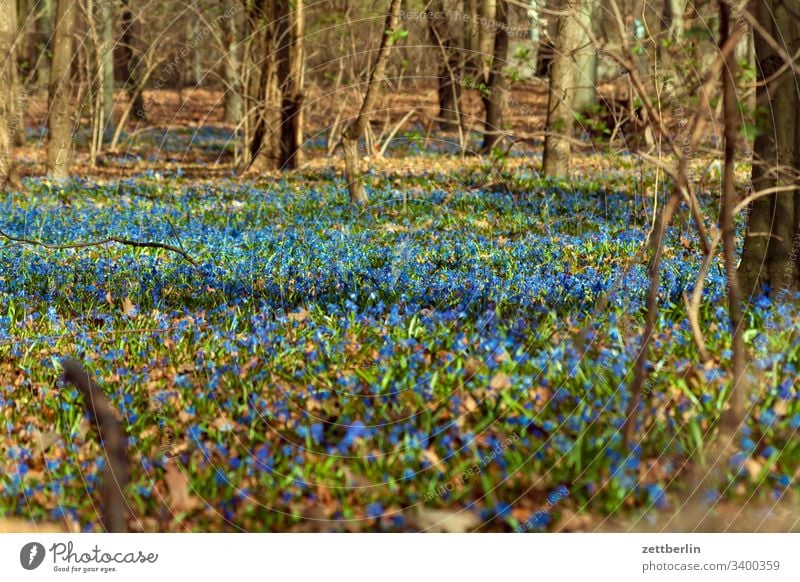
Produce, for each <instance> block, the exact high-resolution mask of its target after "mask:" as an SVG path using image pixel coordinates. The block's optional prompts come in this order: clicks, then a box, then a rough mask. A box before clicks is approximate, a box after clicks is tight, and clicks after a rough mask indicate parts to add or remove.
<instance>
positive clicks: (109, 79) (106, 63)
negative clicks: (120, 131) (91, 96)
mask: <svg viewBox="0 0 800 582" xmlns="http://www.w3.org/2000/svg"><path fill="white" fill-rule="evenodd" d="M102 10H103V13H102V18H103V30H102V42H103V48H102V50H101V60H102V65H103V123H104V126H105V127H106V128H109V129H112V130H113V128H114V2H112V1H110V0H108V1H105V2H104V3H103V5H102Z"/></svg>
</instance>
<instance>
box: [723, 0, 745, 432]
mask: <svg viewBox="0 0 800 582" xmlns="http://www.w3.org/2000/svg"><path fill="white" fill-rule="evenodd" d="M719 11H720V41H719V46H720V50H722V47H723V46H725V44H726V43H727V42H728V38H730V34H731V7H730V5H729V4H728V3H727V2H726V1H725V0H719ZM732 53H733V51H731V52H728V53H727V54H726V56H725V60H724V64H723V67H722V99H723V110H724V119H725V170H724V176H723V182H722V212H721V216H720V232H721V233H722V246H723V251H724V254H725V275H726V278H727V282H728V285H727V288H728V313H729V315H730V319H731V326H732V328H733V331H732V348H733V350H732V351H733V362H732V363H733V382H732V388H731V395H730V397H729V399H728V404H729V407H728V410H727V411H726V412H725V413H723V415H722V424H723V426H724V427H725V428H726V429H727V430H731V431H735V430H737V429H738V428H739V426H740V425H741V423H743V422H744V417H745V407H746V405H747V402H746V400H745V393H746V390H745V386H744V385H743V383H744V382H745V376H744V372H745V352H744V339H743V336H742V334H743V332H744V329H743V327H744V326H743V322H742V298H741V292H740V290H739V281H738V279H737V277H736V227H735V225H734V215H733V209H734V208H735V206H736V204H737V200H736V186H735V170H736V146H737V143H738V140H739V115H740V114H739V104H738V101H737V97H736V69H737V65H736V56H735V55H734V54H732Z"/></svg>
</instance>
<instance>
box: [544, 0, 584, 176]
mask: <svg viewBox="0 0 800 582" xmlns="http://www.w3.org/2000/svg"><path fill="white" fill-rule="evenodd" d="M582 5H583V2H582V0H565V1H564V4H563V6H562V9H563V10H564V11H565V12H566V13H565V14H564V15H562V16H559V17H558V29H557V33H556V40H555V53H554V55H553V62H552V64H551V65H550V95H549V98H548V103H547V132H546V134H545V141H544V160H543V164H542V169H543V172H544V174H545V175H547V176H555V175H559V174H561V175H563V174H566V173H567V171H568V169H569V161H570V152H571V148H570V142H569V140H570V139H571V138H572V127H573V125H574V122H575V117H574V111H573V108H572V103H573V98H574V95H575V76H576V69H575V63H574V60H573V57H574V54H575V50H576V49H577V47H578V42H579V40H580V26H579V24H578V20H577V19H578V17H579V14H580V10H581V8H582Z"/></svg>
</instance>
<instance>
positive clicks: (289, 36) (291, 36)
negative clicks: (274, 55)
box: [278, 0, 305, 169]
mask: <svg viewBox="0 0 800 582" xmlns="http://www.w3.org/2000/svg"><path fill="white" fill-rule="evenodd" d="M291 4H292V3H291V2H289V0H281V5H282V6H281V16H282V18H280V20H279V30H281V40H280V41H279V42H280V43H281V45H280V47H279V49H278V79H279V82H280V90H281V159H280V166H281V168H282V169H294V168H297V167H298V166H299V165H300V163H301V161H302V160H301V157H300V154H301V148H302V146H303V90H304V81H303V78H304V76H305V54H304V49H303V34H304V28H305V12H304V10H303V0H294V10H292V6H291ZM281 23H282V24H281ZM283 39H285V40H283Z"/></svg>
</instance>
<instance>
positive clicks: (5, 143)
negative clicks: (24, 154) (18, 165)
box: [0, 0, 16, 192]
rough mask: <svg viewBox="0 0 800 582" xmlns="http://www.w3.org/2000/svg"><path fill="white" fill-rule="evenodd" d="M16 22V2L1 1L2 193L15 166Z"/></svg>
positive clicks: (0, 140) (0, 119)
mask: <svg viewBox="0 0 800 582" xmlns="http://www.w3.org/2000/svg"><path fill="white" fill-rule="evenodd" d="M15 21H16V4H15V0H0V192H5V191H6V190H7V189H8V187H9V186H10V181H11V173H12V164H13V147H12V145H13V144H12V141H11V133H10V132H11V123H12V118H13V111H14V102H13V99H14V96H13V94H12V91H11V82H12V77H11V70H12V67H13V63H14V59H13V46H14V37H15V34H16V22H15Z"/></svg>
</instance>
